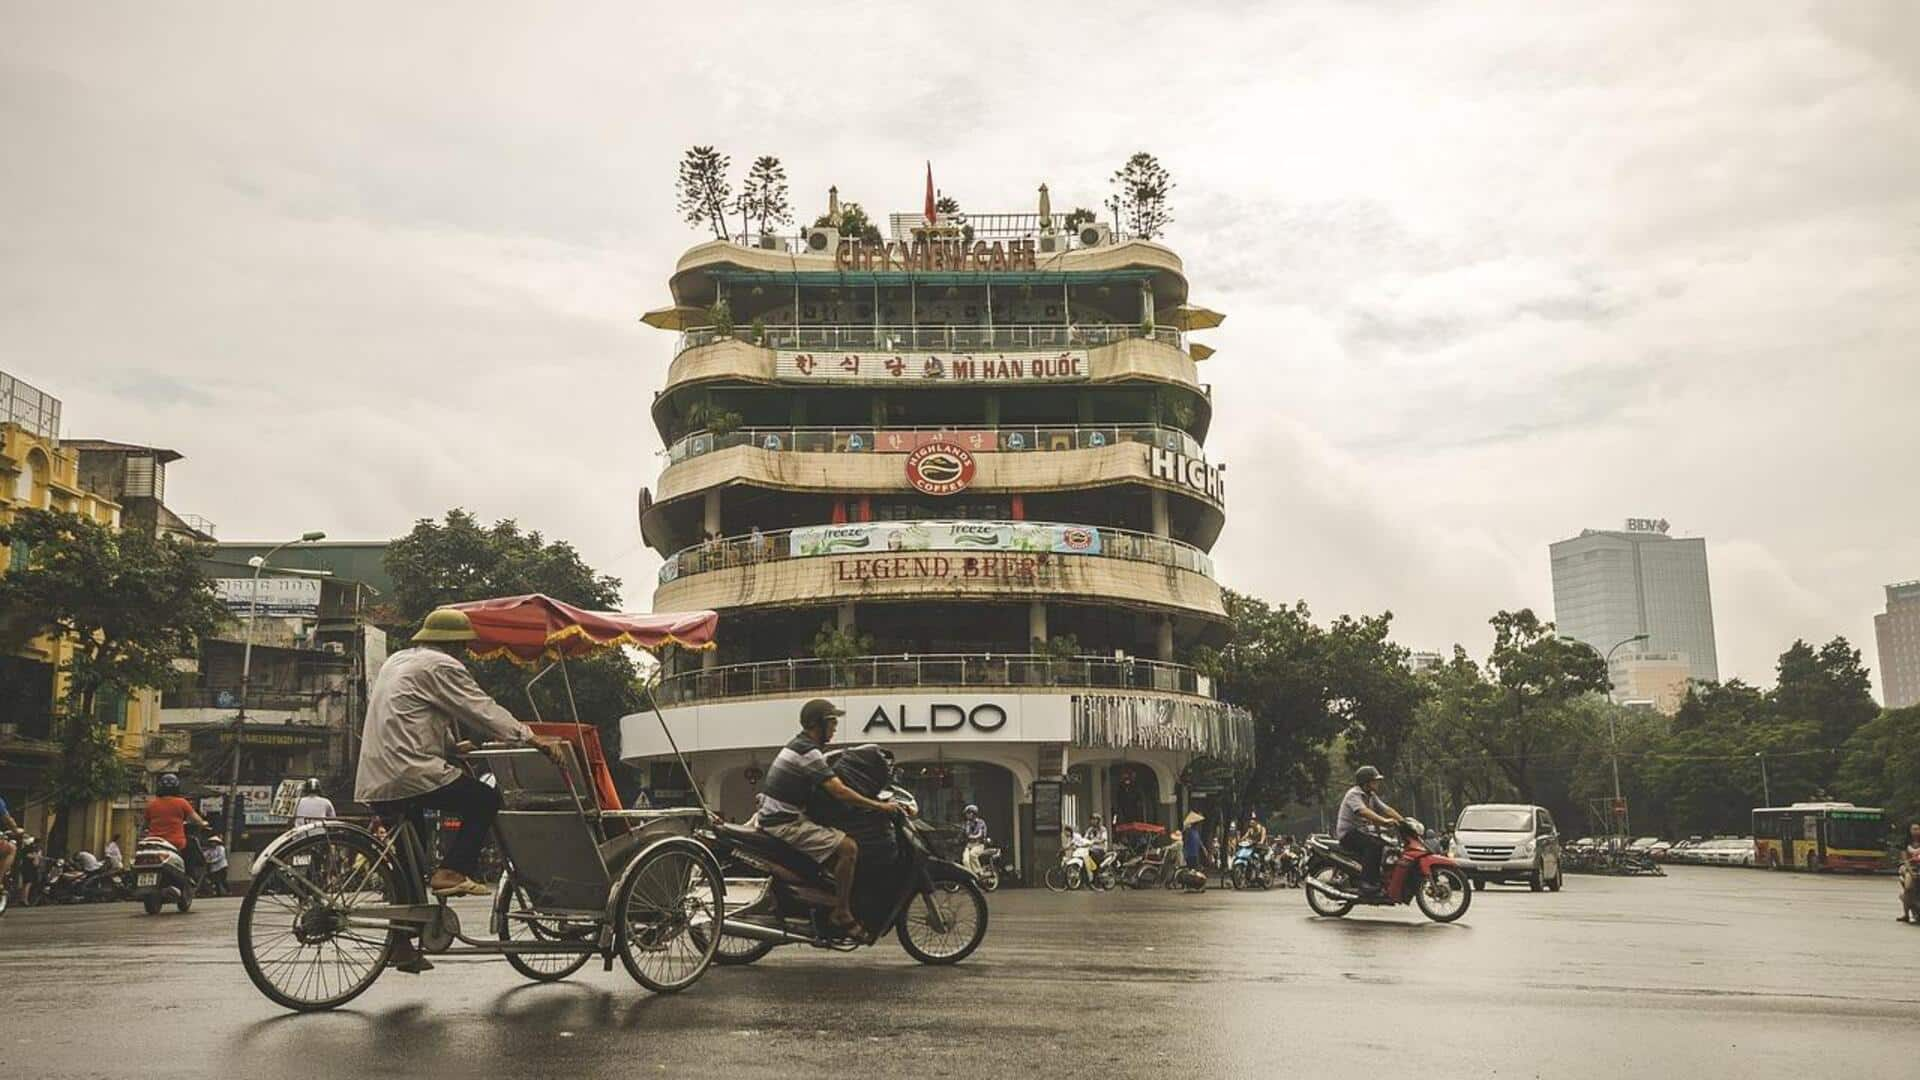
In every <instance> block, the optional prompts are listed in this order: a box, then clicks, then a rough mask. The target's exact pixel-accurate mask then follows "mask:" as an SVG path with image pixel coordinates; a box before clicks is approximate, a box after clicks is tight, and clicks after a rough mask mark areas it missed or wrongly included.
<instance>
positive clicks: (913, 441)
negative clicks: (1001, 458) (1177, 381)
mask: <svg viewBox="0 0 1920 1080" xmlns="http://www.w3.org/2000/svg"><path fill="white" fill-rule="evenodd" d="M930 442H950V443H954V444H956V445H958V446H961V447H964V448H965V449H967V450H970V451H972V452H974V453H977V454H978V453H989V454H994V453H997V454H1022V453H1032V452H1036V451H1041V452H1044V451H1053V450H1096V449H1099V448H1100V447H1103V446H1112V445H1114V444H1116V443H1123V442H1125V443H1140V444H1142V445H1145V446H1155V447H1159V448H1160V449H1162V450H1172V451H1174V452H1175V453H1179V454H1185V455H1186V456H1187V457H1190V458H1199V459H1202V460H1205V458H1206V451H1205V450H1204V449H1202V448H1201V446H1200V441H1199V440H1198V439H1195V438H1194V437H1193V436H1191V435H1189V434H1187V433H1186V432H1184V431H1181V430H1180V429H1179V428H1170V427H1160V426H1157V425H1153V424H1051V425H1049V424H1041V425H1033V424H1016V425H1012V426H1003V427H967V428H955V427H891V428H872V427H747V428H735V429H733V430H732V431H727V432H722V433H715V432H712V431H696V432H694V433H693V434H691V435H687V436H684V437H683V438H681V439H680V440H678V441H677V442H675V443H674V444H673V445H672V446H669V447H667V449H666V450H664V451H662V452H663V453H665V454H666V456H667V464H669V465H677V464H679V463H680V462H682V461H685V460H687V459H688V458H696V457H700V456H702V455H705V454H711V453H713V452H714V451H716V450H727V449H730V448H732V447H735V446H757V447H759V448H760V449H762V450H771V451H774V452H776V453H799V454H910V453H912V452H913V451H915V450H917V449H919V448H920V447H921V446H922V445H923V444H925V443H930Z"/></svg>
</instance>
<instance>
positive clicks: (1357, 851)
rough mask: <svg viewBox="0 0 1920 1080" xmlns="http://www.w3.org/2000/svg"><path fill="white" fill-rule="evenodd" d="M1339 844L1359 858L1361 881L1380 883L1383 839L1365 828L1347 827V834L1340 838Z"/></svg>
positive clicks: (1384, 846) (1385, 843)
mask: <svg viewBox="0 0 1920 1080" xmlns="http://www.w3.org/2000/svg"><path fill="white" fill-rule="evenodd" d="M1340 846H1341V847H1343V848H1346V849H1347V850H1348V851H1350V852H1352V853H1353V855H1354V857H1355V858H1357V859H1359V860H1360V874H1361V879H1362V880H1363V881H1365V882H1366V883H1367V884H1369V885H1378V884H1380V853H1381V852H1382V851H1385V850H1386V847H1387V842H1386V841H1385V840H1382V839H1380V838H1379V837H1377V836H1375V835H1373V834H1372V833H1370V832H1368V831H1366V830H1365V829H1348V830H1347V835H1345V836H1343V837H1341V838H1340Z"/></svg>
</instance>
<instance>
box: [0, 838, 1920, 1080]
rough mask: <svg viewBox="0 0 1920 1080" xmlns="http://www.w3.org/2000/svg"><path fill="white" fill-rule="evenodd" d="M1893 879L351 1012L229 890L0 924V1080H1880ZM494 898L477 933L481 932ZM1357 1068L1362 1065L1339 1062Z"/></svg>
mask: <svg viewBox="0 0 1920 1080" xmlns="http://www.w3.org/2000/svg"><path fill="white" fill-rule="evenodd" d="M1893 892H1894V886H1893V883H1892V881H1891V880H1890V879H1887V878H1880V879H1859V878H1844V879H1843V878H1828V877H1809V876H1804V875H1797V874H1769V873H1765V872H1761V871H1750V870H1737V869H1708V868H1688V867H1680V868H1675V869H1674V870H1673V871H1672V873H1671V876H1669V877H1667V878H1664V879H1608V878H1591V877H1572V878H1569V879H1568V885H1567V889H1566V891H1564V892H1562V893H1560V894H1558V895H1553V894H1537V895H1536V894H1533V893H1529V892H1528V891H1526V890H1525V889H1524V888H1522V889H1503V888H1498V887H1496V888H1494V889H1492V890H1489V891H1487V892H1484V893H1480V894H1477V895H1476V896H1475V898H1474V902H1473V906H1472V909H1471V910H1470V911H1469V912H1468V913H1467V915H1466V918H1465V919H1463V920H1462V921H1461V922H1460V923H1458V924H1455V925H1451V926H1440V925H1434V924H1430V923H1427V922H1426V921H1425V920H1424V919H1422V918H1421V917H1420V916H1419V914H1418V912H1417V911H1415V910H1414V909H1412V908H1393V909H1384V910H1383V909H1372V910H1370V911H1369V910H1365V909H1363V910H1362V911H1361V912H1359V913H1357V914H1355V915H1352V916H1349V917H1348V918H1346V919H1344V920H1326V919H1316V918H1314V917H1312V916H1311V914H1310V913H1309V912H1308V910H1307V908H1306V904H1305V902H1304V900H1303V899H1302V897H1301V896H1300V894H1299V893H1298V892H1293V891H1278V890H1276V891H1274V892H1268V893H1234V892H1231V891H1227V890H1219V891H1215V890H1209V891H1208V892H1207V893H1205V894H1203V895H1199V896H1187V895H1182V894H1175V893H1169V892H1165V891H1162V890H1154V891H1149V892H1138V893H1132V892H1116V893H1112V894H1106V895H1093V894H1087V893H1079V894H1073V895H1066V896H1056V895H1052V894H1049V893H1046V892H1045V891H1034V890H1021V891H1002V892H1000V893H998V894H995V895H994V896H993V898H992V905H993V906H992V924H991V927H990V930H989V933H988V936H987V941H986V944H985V945H984V946H983V947H982V948H981V950H980V952H979V953H977V954H976V955H975V956H974V957H973V958H971V959H969V960H968V961H966V962H965V963H962V964H960V965H959V966H957V967H953V968H923V967H921V966H920V965H918V964H916V963H914V962H913V961H912V960H911V959H909V958H908V957H907V956H906V954H905V953H904V952H902V951H901V950H900V948H899V946H898V944H897V943H896V942H894V941H893V940H892V939H891V938H887V939H883V942H882V943H881V944H880V945H879V946H877V947H875V948H873V949H868V950H864V951H861V952H858V953H855V954H852V955H839V954H831V953H821V952H816V951H812V950H803V949H796V948H786V949H779V950H776V951H775V952H774V954H773V955H772V956H770V957H768V958H767V959H765V960H763V961H761V962H760V963H759V964H757V965H755V966H753V967H750V968H735V969H723V968H718V967H716V968H714V969H712V970H711V971H710V972H709V973H708V975H707V976H706V978H705V979H704V980H702V981H701V982H700V983H699V984H697V985H696V986H694V987H693V988H692V989H690V990H688V991H686V992H684V993H682V994H678V995H671V996H656V995H653V994H649V993H648V992H646V991H645V990H644V989H642V988H641V987H639V986H638V985H637V984H636V983H634V982H632V981H631V980H630V979H629V978H628V977H627V975H626V973H625V971H624V970H623V969H621V968H620V967H619V965H618V964H616V965H615V967H614V970H613V971H611V972H605V971H601V970H600V968H599V965H598V964H597V963H595V964H591V965H589V966H588V967H587V968H586V969H585V970H584V971H582V972H581V973H580V974H579V975H577V976H575V978H574V980H573V981H570V982H566V983H561V984H557V985H545V986H543V985H531V984H527V983H525V982H524V981H523V980H521V979H520V978H519V977H518V976H517V975H515V974H514V972H513V971H512V970H511V969H510V968H508V967H507V965H506V964H505V963H504V962H503V961H501V960H498V959H475V960H457V959H446V958H443V959H442V960H441V961H440V963H439V967H438V969H437V970H435V971H433V972H430V973H428V974H425V975H420V976H408V975H403V974H400V973H397V972H391V971H390V972H388V973H387V974H386V975H385V976H384V977H383V978H382V979H381V980H380V982H379V983H377V984H376V985H375V986H374V987H373V988H372V989H371V990H369V991H368V992H367V993H366V994H365V995H363V996H362V997H360V998H359V999H358V1000H357V1001H355V1002H353V1003H352V1004H351V1005H349V1006H348V1007H347V1008H346V1009H344V1010H342V1011H340V1012H337V1013H331V1014H319V1015H311V1016H300V1015H291V1014H287V1013H283V1012H282V1011H280V1010H279V1009H278V1008H277V1007H275V1006H274V1005H272V1004H271V1003H269V1002H268V1001H267V1000H266V999H264V998H262V997H261V996H260V995H259V994H258V993H257V992H255V991H254V989H253V987H252V985H251V984H250V983H248V981H247V978H246V975H245V973H244V972H243V971H242V970H241V968H240V964H239V962H238V960H237V959H236V956H235V951H234V944H233V938H234V935H233V929H234V920H235V917H236V913H237V911H238V903H237V901H231V900H228V901H202V902H201V903H200V904H199V905H197V906H196V908H195V910H194V911H193V913H192V914H189V915H185V916H181V915H177V914H174V913H172V912H171V911H169V912H167V913H164V914H162V915H160V916H156V917H151V918H150V917H147V916H145V915H143V914H141V913H140V910H139V908H137V907H135V906H132V905H115V906H109V905H89V906H85V907H76V908H57V909H47V908H38V909H32V910H19V909H16V910H14V911H12V912H10V913H8V914H7V915H6V916H5V917H4V918H3V919H0V1070H3V1071H4V1074H5V1075H6V1076H9V1077H30V1076H48V1077H81V1076H111V1077H121V1076H152V1077H171V1076H183V1077H184V1076H191V1077H204V1076H207V1075H210V1074H214V1073H220V1074H225V1075H228V1076H244V1077H247V1078H249V1080H254V1078H266V1077H280V1076H308V1077H312V1076H356V1077H358V1076H390V1075H413V1076H455V1075H466V1076H483V1075H484V1076H539V1077H547V1076H559V1077H614V1076H619V1077H629V1076H643V1075H657V1076H700V1077H708V1076H712V1077H759V1076H769V1077H781V1078H783V1080H784V1078H792V1077H798V1076H820V1075H843V1076H850V1077H874V1076H886V1077H931V1076H954V1077H987V1076H1011V1075H1016V1074H1023V1073H1024V1074H1031V1073H1033V1072H1035V1071H1037V1070H1046V1071H1047V1072H1048V1073H1051V1074H1053V1075H1069V1074H1071V1075H1079V1076H1096V1077H1119V1076H1233V1077H1238V1076H1271V1075H1280V1076H1285V1075H1293V1074H1296V1073H1299V1074H1309V1075H1329V1076H1330V1075H1333V1074H1335V1073H1338V1074H1343V1075H1362V1074H1361V1073H1360V1072H1358V1070H1361V1069H1365V1070H1367V1072H1368V1073H1372V1072H1375V1071H1385V1070H1387V1069H1399V1068H1405V1069H1409V1070H1413V1071H1415V1072H1417V1073H1420V1074H1422V1075H1424V1076H1426V1077H1438V1076H1475V1077H1478V1076H1546V1077H1583V1076H1594V1077H1609V1078H1616V1077H1622V1076H1655V1077H1667V1076H1685V1077H1689V1078H1699V1077H1720V1076H1728V1077H1731V1076H1741V1077H1767V1076H1782V1077H1811V1076H1823V1077H1848V1078H1851V1077H1861V1078H1867V1077H1898V1076H1913V1075H1917V1074H1920V1049H1917V1047H1920V1044H1916V1042H1915V1039H1914V1035H1913V1032H1914V1030H1915V1029H1914V1024H1915V1021H1916V1019H1920V978H1916V975H1917V974H1920V965H1917V964H1916V961H1920V927H1912V928H1910V927H1906V926H1903V925H1899V924H1897V923H1895V922H1894V920H1893V916H1894V915H1895V914H1896V913H1897V908H1896V905H1895V904H1894V903H1893V901H1892V897H1893ZM484 918H485V916H484V909H483V908H482V909H477V910H475V911H473V912H471V913H470V914H469V916H468V917H467V919H466V920H465V921H466V923H467V925H468V926H469V927H474V926H482V925H484ZM1355 1050H1358V1051H1359V1052H1361V1053H1363V1054H1364V1055H1365V1057H1364V1058H1362V1059H1361V1061H1359V1062H1356V1061H1353V1060H1349V1058H1348V1055H1350V1054H1351V1053H1353V1052H1355Z"/></svg>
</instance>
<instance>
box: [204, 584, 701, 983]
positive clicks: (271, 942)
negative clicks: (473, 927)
mask: <svg viewBox="0 0 1920 1080" xmlns="http://www.w3.org/2000/svg"><path fill="white" fill-rule="evenodd" d="M452 606H454V607H457V608H459V609H460V610H462V611H465V612H466V613H467V616H468V618H469V619H470V620H471V621H472V623H473V629H474V632H475V633H476V635H477V639H476V640H474V641H472V642H471V643H469V646H468V647H469V651H470V652H471V653H472V654H473V655H474V656H476V657H479V658H486V659H491V658H497V657H506V658H510V659H513V660H515V661H517V662H519V663H521V664H523V665H530V666H540V665H542V664H544V666H541V667H540V670H539V672H538V673H537V674H536V675H534V677H533V678H532V679H530V680H529V681H528V684H527V690H528V701H529V703H530V704H532V702H533V695H532V688H533V684H534V683H536V682H538V681H539V680H540V679H542V678H544V677H546V676H547V675H548V674H549V673H552V672H555V671H557V672H558V673H559V677H560V679H561V680H562V682H563V684H564V685H565V689H566V699H567V702H568V706H569V708H570V710H571V712H572V714H573V716H572V722H571V723H566V724H548V723H535V724H533V725H531V726H532V727H533V729H534V730H535V731H536V732H538V733H540V734H544V735H556V736H562V737H564V738H565V739H566V740H567V742H568V745H569V747H570V750H571V752H570V753H566V754H562V755H559V757H560V758H561V759H562V761H563V763H561V762H556V761H555V760H554V759H553V758H550V757H548V756H547V754H546V753H544V752H543V751H541V750H539V749H536V748H533V747H523V746H506V745H494V744H488V745H483V746H480V747H477V748H473V749H471V750H467V751H466V752H465V753H463V754H462V757H463V759H464V761H465V763H466V765H467V766H468V767H469V768H471V769H473V771H474V772H475V774H476V775H478V776H480V777H481V778H482V779H483V781H489V782H491V783H492V784H493V785H494V787H495V788H496V789H497V790H498V791H499V793H500V797H501V802H502V804H503V805H502V808H501V811H500V814H499V816H498V817H497V818H496V819H495V823H494V839H495V841H496V842H497V844H498V847H499V852H500V858H501V864H502V867H503V869H502V870H501V873H500V878H499V881H498V883H497V886H496V888H495V890H494V895H493V907H492V910H491V912H490V914H489V917H488V919H487V924H486V928H485V931H484V932H483V933H471V934H470V933H468V932H466V931H465V930H464V929H463V928H462V926H461V921H460V917H459V915H458V914H457V913H456V912H455V910H454V909H453V907H452V906H450V905H449V904H448V903H447V902H446V901H445V900H436V899H435V898H434V897H433V896H432V895H431V894H430V892H429V891H428V888H427V879H428V876H429V875H430V874H431V872H432V868H433V859H432V857H431V854H430V851H429V848H428V846H427V840H428V837H426V836H425V835H424V834H423V832H422V829H423V824H422V823H421V822H420V821H418V820H408V819H402V820H399V821H394V822H382V823H377V824H376V825H375V827H374V828H367V827H363V826H361V825H358V824H354V823H352V822H349V821H343V820H330V821H321V822H314V823H311V824H307V825H303V826H300V827H298V828H295V829H292V830H289V831H288V832H287V833H285V834H284V835H282V836H280V837H279V838H277V839H275V840H274V841H273V842H272V843H271V844H269V845H268V846H267V848H266V849H265V850H264V851H262V852H261V853H260V855H259V856H258V858H257V859H256V860H255V862H254V867H253V871H254V876H253V882H252V885H251V887H250V888H249V889H248V890H247V894H246V899H245V900H244V901H242V903H241V906H240V921H239V946H240V958H241V962H242V964H243V965H244V966H245V968H246V971H247V976H248V978H250V979H252V980H253V984H254V985H255V986H256V987H258V988H259V989H260V992H261V993H263V994H265V995H266V996H267V997H268V998H271V999H272V1000H273V1001H275V1002H277V1003H279V1004H280V1005H283V1006H285V1007H287V1008H289V1009H295V1010H300V1011H313V1010H320V1009H331V1008H336V1007H338V1006H340V1005H343V1004H345V1003H346V1002H348V1001H351V1000H352V999H353V998H355V997H357V996H358V995H360V994H361V993H363V992H364V991H365V990H366V989H367V988H368V987H369V986H372V985H373V983H374V981H375V980H376V979H378V978H379V977H380V973H381V972H382V971H383V970H385V969H386V967H387V966H388V962H389V960H390V959H391V958H392V955H393V952H394V950H395V948H396V947H397V946H399V945H401V944H403V943H404V942H407V941H408V940H411V941H412V942H413V944H414V945H415V946H416V947H417V949H418V950H419V951H420V952H421V953H423V954H426V955H440V954H455V955H473V954H498V955H501V956H504V957H505V958H506V960H507V962H508V963H509V964H511V965H512V966H513V967H514V969H515V970H516V971H518V972H520V974H522V975H524V976H526V977H527V978H530V979H535V980H540V981H551V980H556V979H564V978H566V977H567V976H569V975H571V974H573V973H574V972H576V971H578V970H580V968H581V967H583V966H585V965H586V963H587V962H588V961H589V960H591V959H593V958H594V957H596V956H597V957H599V958H600V959H601V960H602V962H603V963H604V965H605V967H606V969H607V970H611V969H612V967H613V961H614V958H615V957H616V956H617V957H618V958H619V959H620V961H621V962H622V963H623V964H624V965H625V967H626V969H627V972H628V974H630V975H632V976H633V978H634V979H635V980H637V981H638V982H640V983H641V985H643V986H645V987H647V988H648V989H649V990H653V991H656V992H661V993H666V992H672V991H677V990H684V989H686V988H687V987H689V986H691V985H693V984H694V983H695V982H697V981H699V979H700V977H701V976H702V975H704V974H705V973H706V970H707V968H708V966H709V965H710V964H711V962H712V961H713V957H714V953H715V950H716V947H717V945H718V943H719V940H720V934H719V933H717V932H716V928H717V927H718V926H719V924H720V922H721V919H722V917H723V912H724V910H725V907H724V905H725V889H726V885H725V881H724V879H723V878H722V876H721V871H720V867H719V865H718V864H717V862H716V860H715V859H714V857H713V855H712V853H711V852H710V851H709V850H708V848H707V846H706V845H705V844H704V843H702V842H701V840H700V839H698V838H697V837H696V836H695V830H696V828H704V827H705V824H706V817H707V816H706V812H705V811H704V810H703V809H699V808H688V809H674V810H624V809H621V807H620V805H619V800H618V796H617V794H616V793H615V792H614V789H613V784H612V779H611V777H610V775H609V773H608V771H607V767H606V761H605V758H604V756H602V754H601V751H600V742H599V737H598V734H597V732H596V731H595V730H594V728H593V727H592V726H590V725H584V724H581V723H580V718H579V711H578V709H577V707H575V706H574V704H573V693H572V683H571V679H570V678H569V676H568V674H567V670H566V660H567V658H568V657H578V656H583V655H587V654H589V653H592V652H595V651H598V650H603V649H612V648H617V647H620V646H625V645H634V646H638V647H641V648H646V649H657V648H660V647H662V646H665V645H677V646H680V647H683V648H692V649H705V648H711V647H712V642H713V634H714V628H715V624H716V623H717V622H718V616H717V615H715V614H714V613H713V612H710V611H702V612H692V613H688V614H681V615H653V616H641V615H622V614H616V613H611V612H592V611H583V610H580V609H578V608H574V607H571V606H570V605H567V604H563V603H560V602H559V601H556V600H553V599H550V598H548V597H545V596H538V595H533V596H515V597H507V598H504V599H499V600H482V601H477V602H474V603H467V604H455V605H452ZM534 711H535V716H536V717H538V706H537V705H534ZM656 712H657V710H656ZM662 723H663V724H664V720H663V721H662ZM668 737H669V739H671V737H672V736H671V733H670V732H669V734H668Z"/></svg>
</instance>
